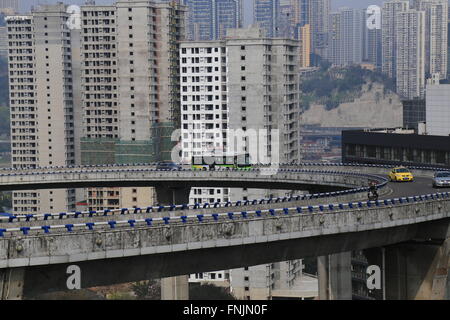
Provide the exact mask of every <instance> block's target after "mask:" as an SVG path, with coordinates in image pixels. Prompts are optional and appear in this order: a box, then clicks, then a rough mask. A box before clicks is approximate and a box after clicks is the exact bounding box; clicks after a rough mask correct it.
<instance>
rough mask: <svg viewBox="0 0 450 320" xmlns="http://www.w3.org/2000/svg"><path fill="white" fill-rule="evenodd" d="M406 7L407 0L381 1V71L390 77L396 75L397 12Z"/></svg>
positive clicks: (407, 6)
mask: <svg viewBox="0 0 450 320" xmlns="http://www.w3.org/2000/svg"><path fill="white" fill-rule="evenodd" d="M408 8H409V1H408V0H392V1H386V2H384V3H383V8H382V11H381V30H382V39H381V46H382V72H383V73H384V74H386V75H387V76H388V77H390V78H395V77H396V76H397V67H396V55H397V33H396V25H397V23H396V21H397V14H398V13H399V12H404V11H407V10H408Z"/></svg>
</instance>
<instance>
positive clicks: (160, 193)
mask: <svg viewBox="0 0 450 320" xmlns="http://www.w3.org/2000/svg"><path fill="white" fill-rule="evenodd" d="M155 191H156V199H157V200H158V203H159V204H162V205H169V204H185V203H186V204H187V203H189V192H190V191H191V189H190V188H186V187H169V186H158V187H156V188H155Z"/></svg>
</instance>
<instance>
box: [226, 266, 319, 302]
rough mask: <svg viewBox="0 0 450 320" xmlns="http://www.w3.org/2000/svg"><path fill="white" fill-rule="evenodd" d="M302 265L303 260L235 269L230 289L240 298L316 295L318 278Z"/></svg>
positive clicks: (282, 297)
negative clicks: (308, 272)
mask: <svg viewBox="0 0 450 320" xmlns="http://www.w3.org/2000/svg"><path fill="white" fill-rule="evenodd" d="M303 269H304V265H303V262H302V260H291V261H283V262H276V263H271V264H263V265H257V266H251V267H244V268H239V269H232V270H231V271H230V284H231V293H232V294H233V295H234V296H235V297H236V298H237V299H239V300H277V299H295V300H312V299H316V298H317V297H318V295H319V293H318V280H317V278H316V277H315V276H311V275H308V274H305V273H303Z"/></svg>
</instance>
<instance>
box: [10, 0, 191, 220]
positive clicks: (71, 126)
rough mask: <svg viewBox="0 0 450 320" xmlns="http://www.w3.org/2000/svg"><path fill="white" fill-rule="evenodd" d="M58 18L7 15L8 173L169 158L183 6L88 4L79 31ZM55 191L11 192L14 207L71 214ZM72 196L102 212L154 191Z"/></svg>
mask: <svg viewBox="0 0 450 320" xmlns="http://www.w3.org/2000/svg"><path fill="white" fill-rule="evenodd" d="M66 11H67V6H65V5H63V4H58V5H55V6H42V7H40V8H39V9H37V10H35V11H33V12H32V14H30V15H29V16H19V17H16V16H12V17H10V18H8V26H7V27H8V36H9V38H10V39H9V50H10V57H9V59H10V66H9V67H10V71H11V77H10V87H11V93H10V102H11V131H12V164H13V166H15V167H36V166H47V165H50V166H56V165H71V164H74V163H81V164H107V163H110V164H112V163H139V162H140V163H142V162H153V161H157V160H161V159H170V157H171V152H172V148H173V146H174V144H175V142H173V141H171V135H172V132H173V131H174V130H175V129H177V128H179V127H180V97H179V49H178V41H180V40H183V39H184V7H182V6H180V5H177V4H176V3H154V2H152V1H146V0H142V1H140V0H130V1H123V2H120V1H119V2H117V3H116V4H114V5H110V6H96V5H86V6H82V7H81V17H80V18H81V21H80V28H79V27H77V26H76V25H70V24H67V23H66V22H67V21H68V18H69V14H68V13H66ZM71 22H72V21H71ZM25 39H26V40H25ZM62 192H65V191H63V190H50V191H42V192H37V191H33V192H20V193H16V194H15V195H14V204H15V206H14V210H15V211H16V212H23V211H48V210H50V211H56V210H61V211H67V210H73V209H75V206H74V204H75V196H74V193H73V190H69V191H67V194H62ZM80 197H83V199H79V200H88V201H87V202H88V203H87V204H88V206H89V207H90V209H106V208H118V207H123V206H125V205H126V206H137V205H139V203H140V204H141V205H144V204H150V203H151V202H153V200H154V193H153V191H152V189H151V188H137V189H136V190H135V188H129V189H121V188H93V189H90V190H87V192H86V194H83V195H80ZM19 204H20V205H19ZM27 204H28V205H27ZM30 204H32V205H33V206H31V205H30Z"/></svg>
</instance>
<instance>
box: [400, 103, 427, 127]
mask: <svg viewBox="0 0 450 320" xmlns="http://www.w3.org/2000/svg"><path fill="white" fill-rule="evenodd" d="M402 105H403V128H405V129H414V132H415V133H417V132H418V130H419V123H424V122H425V121H426V111H425V106H426V103H425V99H413V100H403V101H402Z"/></svg>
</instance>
